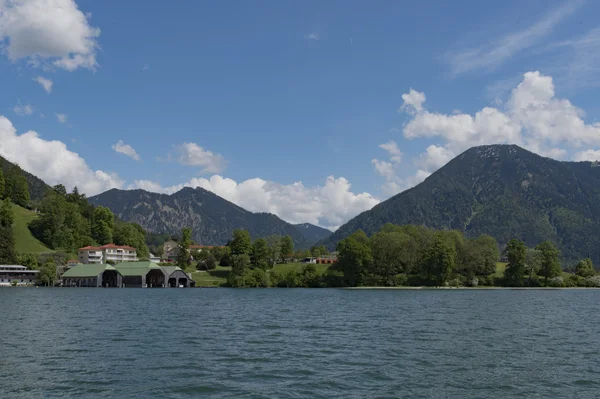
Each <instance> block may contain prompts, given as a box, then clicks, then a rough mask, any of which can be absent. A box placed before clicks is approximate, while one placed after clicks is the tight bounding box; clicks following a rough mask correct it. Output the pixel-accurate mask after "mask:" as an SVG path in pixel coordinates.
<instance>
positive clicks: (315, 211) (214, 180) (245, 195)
mask: <svg viewBox="0 0 600 399" xmlns="http://www.w3.org/2000/svg"><path fill="white" fill-rule="evenodd" d="M183 187H202V188H204V189H206V190H209V191H212V192H213V193H215V194H217V195H219V196H221V197H223V198H225V199H226V200H228V201H231V202H233V203H234V204H237V205H239V206H241V207H242V208H244V209H247V210H249V211H252V212H269V213H273V214H275V215H277V216H279V217H280V218H282V219H283V220H286V221H288V222H290V223H303V222H308V223H313V224H316V225H319V226H323V227H327V228H331V229H336V228H338V227H339V226H340V225H341V224H343V223H345V222H347V221H348V220H349V219H351V218H352V217H354V216H356V215H357V214H359V213H360V212H363V211H365V210H368V209H371V208H372V207H373V206H375V205H377V204H378V203H379V200H378V199H376V198H375V197H373V196H372V195H371V194H369V193H359V194H355V193H353V192H352V191H351V190H350V188H351V185H350V182H348V180H346V179H345V178H343V177H339V178H335V177H333V176H329V177H328V178H327V179H326V181H325V184H324V185H323V186H316V187H305V186H304V185H303V184H302V182H296V183H293V184H289V185H282V184H278V183H274V182H270V181H265V180H263V179H260V178H254V179H248V180H245V181H243V182H241V183H238V182H236V181H235V180H232V179H229V178H225V177H222V176H220V175H213V176H212V177H211V178H210V179H205V178H194V179H192V180H190V181H188V182H186V183H183V184H179V185H175V186H171V187H164V188H161V186H160V185H159V184H158V183H156V182H152V181H148V180H141V181H140V180H138V181H135V182H134V183H133V184H132V185H131V186H130V188H143V189H147V190H150V191H155V192H163V193H167V194H170V193H173V192H176V191H179V190H181V189H182V188H183Z"/></svg>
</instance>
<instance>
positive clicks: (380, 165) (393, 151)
mask: <svg viewBox="0 0 600 399" xmlns="http://www.w3.org/2000/svg"><path fill="white" fill-rule="evenodd" d="M379 148H382V149H384V150H386V151H387V152H388V154H389V156H390V161H389V162H387V161H382V160H379V159H377V158H374V159H372V160H371V164H372V165H373V166H375V170H376V171H377V173H379V174H380V175H381V176H383V177H385V183H384V184H383V185H382V186H381V189H382V191H383V192H384V193H385V194H386V195H393V194H397V193H399V192H400V191H402V189H403V188H405V183H404V182H403V181H402V179H400V178H399V177H398V176H397V174H396V172H397V167H398V164H399V163H400V162H401V161H402V152H400V149H399V148H398V144H396V142H395V141H393V140H390V141H388V142H387V143H384V144H380V145H379Z"/></svg>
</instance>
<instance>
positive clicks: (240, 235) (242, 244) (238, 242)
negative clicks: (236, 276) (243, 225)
mask: <svg viewBox="0 0 600 399" xmlns="http://www.w3.org/2000/svg"><path fill="white" fill-rule="evenodd" d="M229 247H230V248H231V254H232V255H244V254H246V255H249V254H250V250H251V249H252V243H251V240H250V233H248V231H247V230H244V229H235V230H233V239H232V240H231V243H230V244H229Z"/></svg>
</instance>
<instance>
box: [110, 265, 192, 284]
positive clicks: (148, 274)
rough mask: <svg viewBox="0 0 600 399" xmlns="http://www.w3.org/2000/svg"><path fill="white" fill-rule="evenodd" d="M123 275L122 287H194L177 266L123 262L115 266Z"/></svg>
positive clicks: (189, 278)
mask: <svg viewBox="0 0 600 399" xmlns="http://www.w3.org/2000/svg"><path fill="white" fill-rule="evenodd" d="M115 269H116V270H117V271H118V272H119V273H121V274H122V275H123V286H124V287H148V288H159V287H194V286H195V283H194V280H192V278H191V277H190V276H189V275H188V274H187V273H185V272H184V271H183V270H182V269H180V268H179V267H177V266H159V265H157V264H156V263H154V262H123V263H119V264H118V265H116V266H115Z"/></svg>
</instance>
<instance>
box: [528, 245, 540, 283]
mask: <svg viewBox="0 0 600 399" xmlns="http://www.w3.org/2000/svg"><path fill="white" fill-rule="evenodd" d="M541 267H542V253H541V252H540V251H538V250H537V249H532V248H527V249H526V250H525V274H526V275H528V276H529V279H528V280H529V285H531V282H532V281H533V275H534V274H537V273H538V272H539V271H540V269H541Z"/></svg>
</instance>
